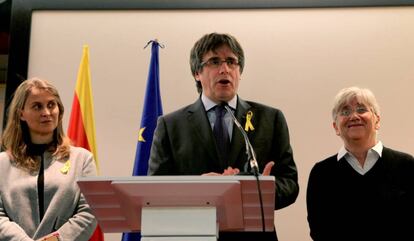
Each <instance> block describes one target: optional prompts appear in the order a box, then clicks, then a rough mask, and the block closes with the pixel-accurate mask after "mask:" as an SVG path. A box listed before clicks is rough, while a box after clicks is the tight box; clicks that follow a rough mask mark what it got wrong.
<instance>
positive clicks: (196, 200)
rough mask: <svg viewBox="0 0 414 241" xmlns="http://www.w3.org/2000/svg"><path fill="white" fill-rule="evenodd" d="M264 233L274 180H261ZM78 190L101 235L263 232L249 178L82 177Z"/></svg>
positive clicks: (184, 239)
mask: <svg viewBox="0 0 414 241" xmlns="http://www.w3.org/2000/svg"><path fill="white" fill-rule="evenodd" d="M259 180H260V187H261V193H262V200H263V209H264V221H265V227H264V228H265V231H273V229H274V223H273V216H274V202H275V201H274V192H275V179H274V177H273V176H260V177H259ZM78 184H79V187H80V189H81V191H82V193H83V195H84V196H85V198H86V200H87V202H88V203H89V205H90V206H91V208H92V210H93V213H94V214H95V216H96V218H97V220H98V223H99V225H100V227H101V228H102V230H103V231H104V232H107V233H111V232H137V231H141V235H142V239H141V240H143V241H164V240H177V241H178V240H180V241H193V240H197V241H204V240H205V241H215V240H217V237H218V231H219V230H220V231H224V232H225V231H232V232H243V231H262V230H263V225H262V216H261V209H260V202H259V194H258V189H257V181H256V178H255V177H254V176H134V177H84V178H80V179H79V180H78Z"/></svg>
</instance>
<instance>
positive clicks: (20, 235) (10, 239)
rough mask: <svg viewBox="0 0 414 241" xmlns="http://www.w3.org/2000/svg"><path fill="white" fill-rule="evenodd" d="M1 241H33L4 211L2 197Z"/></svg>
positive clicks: (0, 199)
mask: <svg viewBox="0 0 414 241" xmlns="http://www.w3.org/2000/svg"><path fill="white" fill-rule="evenodd" d="M0 240H2V241H33V239H31V238H30V237H29V236H27V234H26V232H25V231H24V230H23V229H22V228H21V227H20V226H19V225H18V224H17V223H15V222H11V221H10V219H9V217H8V216H7V213H6V211H5V210H4V206H3V201H2V198H1V196H0Z"/></svg>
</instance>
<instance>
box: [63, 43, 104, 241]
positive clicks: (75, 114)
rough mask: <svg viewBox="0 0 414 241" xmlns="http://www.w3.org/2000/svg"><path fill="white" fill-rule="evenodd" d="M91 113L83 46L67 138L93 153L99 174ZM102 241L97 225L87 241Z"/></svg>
mask: <svg viewBox="0 0 414 241" xmlns="http://www.w3.org/2000/svg"><path fill="white" fill-rule="evenodd" d="M93 113H94V111H93V96H92V85H91V72H90V69H89V47H88V46H87V45H85V46H83V55H82V60H81V63H80V66H79V71H78V79H77V81H76V89H75V95H74V97H73V102H72V112H71V114H70V120H69V127H68V136H69V138H70V139H71V140H72V143H73V145H75V146H79V147H83V148H85V149H87V150H89V151H90V152H92V153H93V156H94V159H95V163H96V167H97V169H98V173H99V162H98V156H97V151H96V139H95V120H94V114H93ZM103 240H104V236H103V233H102V230H101V228H100V227H99V225H98V226H97V228H96V229H95V232H94V233H93V235H92V237H91V238H90V239H89V241H103Z"/></svg>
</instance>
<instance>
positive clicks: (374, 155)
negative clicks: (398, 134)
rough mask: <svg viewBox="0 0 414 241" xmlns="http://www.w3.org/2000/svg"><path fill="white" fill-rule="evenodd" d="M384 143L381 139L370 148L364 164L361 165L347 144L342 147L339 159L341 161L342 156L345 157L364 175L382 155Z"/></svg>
mask: <svg viewBox="0 0 414 241" xmlns="http://www.w3.org/2000/svg"><path fill="white" fill-rule="evenodd" d="M383 148H384V145H383V144H382V142H381V141H379V142H378V143H377V144H376V145H375V146H373V147H372V148H371V149H369V150H368V153H367V157H366V160H365V163H364V166H363V167H361V165H360V164H359V162H358V160H357V159H356V158H355V157H354V155H352V153H350V152H348V151H347V150H346V148H345V146H342V147H341V149H339V151H338V155H337V161H339V160H340V159H341V158H342V157H345V159H346V161H347V162H348V163H349V164H350V165H351V166H352V168H353V169H354V170H355V171H357V172H358V173H359V174H361V175H364V174H365V173H367V172H368V171H369V170H371V168H372V167H373V166H374V165H375V163H376V162H377V161H378V159H379V158H380V157H381V156H382V149H383Z"/></svg>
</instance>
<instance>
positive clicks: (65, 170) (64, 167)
mask: <svg viewBox="0 0 414 241" xmlns="http://www.w3.org/2000/svg"><path fill="white" fill-rule="evenodd" d="M69 169H70V160H67V161H66V162H65V165H63V167H62V168H60V172H61V173H63V174H67V173H68V171H69Z"/></svg>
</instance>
